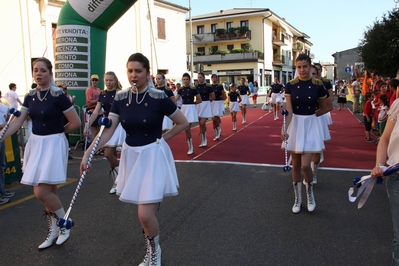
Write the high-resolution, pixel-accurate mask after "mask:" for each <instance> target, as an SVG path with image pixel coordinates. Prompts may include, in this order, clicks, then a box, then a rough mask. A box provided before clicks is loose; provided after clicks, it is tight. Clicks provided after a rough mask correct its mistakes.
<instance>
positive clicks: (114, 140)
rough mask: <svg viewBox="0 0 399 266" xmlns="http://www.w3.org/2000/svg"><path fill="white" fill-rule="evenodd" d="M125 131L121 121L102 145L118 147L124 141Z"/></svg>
mask: <svg viewBox="0 0 399 266" xmlns="http://www.w3.org/2000/svg"><path fill="white" fill-rule="evenodd" d="M125 139H126V132H125V130H124V129H123V127H122V125H121V123H119V125H118V126H117V127H116V129H115V132H114V134H113V135H112V137H111V139H110V140H108V142H107V143H106V144H105V145H104V147H120V146H122V144H123V143H124V142H125Z"/></svg>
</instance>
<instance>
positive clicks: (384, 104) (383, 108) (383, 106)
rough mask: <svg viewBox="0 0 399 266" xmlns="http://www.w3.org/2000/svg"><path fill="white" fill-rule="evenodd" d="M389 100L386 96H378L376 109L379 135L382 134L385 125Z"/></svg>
mask: <svg viewBox="0 0 399 266" xmlns="http://www.w3.org/2000/svg"><path fill="white" fill-rule="evenodd" d="M388 105H389V100H388V97H387V95H386V94H383V95H381V96H380V99H379V108H378V110H379V111H378V124H379V129H380V135H382V133H384V129H385V125H386V123H387V119H388V110H389V107H388Z"/></svg>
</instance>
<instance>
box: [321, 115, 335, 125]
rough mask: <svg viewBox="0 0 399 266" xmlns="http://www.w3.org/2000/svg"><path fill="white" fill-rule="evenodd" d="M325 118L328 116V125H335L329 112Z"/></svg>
mask: <svg viewBox="0 0 399 266" xmlns="http://www.w3.org/2000/svg"><path fill="white" fill-rule="evenodd" d="M323 116H326V120H327V125H329V126H331V125H332V124H333V121H332V117H331V113H330V112H328V113H326V114H324V115H323Z"/></svg>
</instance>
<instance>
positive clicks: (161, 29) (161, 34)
mask: <svg viewBox="0 0 399 266" xmlns="http://www.w3.org/2000/svg"><path fill="white" fill-rule="evenodd" d="M157 24H158V39H162V40H166V29H165V19H164V18H157Z"/></svg>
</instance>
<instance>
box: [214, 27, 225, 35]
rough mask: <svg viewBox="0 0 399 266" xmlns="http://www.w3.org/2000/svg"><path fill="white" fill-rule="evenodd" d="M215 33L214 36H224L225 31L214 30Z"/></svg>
mask: <svg viewBox="0 0 399 266" xmlns="http://www.w3.org/2000/svg"><path fill="white" fill-rule="evenodd" d="M215 33H216V36H225V35H226V30H225V29H216V31H215Z"/></svg>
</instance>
